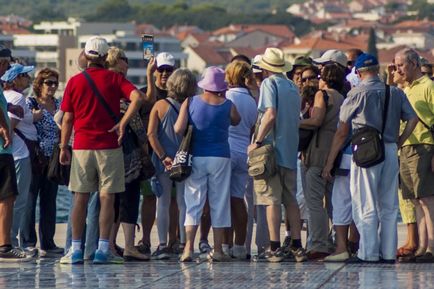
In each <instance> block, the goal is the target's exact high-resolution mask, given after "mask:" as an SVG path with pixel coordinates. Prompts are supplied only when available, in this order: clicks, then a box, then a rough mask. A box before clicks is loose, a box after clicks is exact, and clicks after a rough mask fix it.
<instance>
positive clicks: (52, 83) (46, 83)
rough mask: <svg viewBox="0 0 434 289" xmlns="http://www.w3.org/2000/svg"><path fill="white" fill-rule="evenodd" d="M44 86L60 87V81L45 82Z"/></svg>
mask: <svg viewBox="0 0 434 289" xmlns="http://www.w3.org/2000/svg"><path fill="white" fill-rule="evenodd" d="M44 84H45V85H46V86H58V85H59V82H58V81H53V80H45V81H44Z"/></svg>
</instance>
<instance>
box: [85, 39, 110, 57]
mask: <svg viewBox="0 0 434 289" xmlns="http://www.w3.org/2000/svg"><path fill="white" fill-rule="evenodd" d="M108 50H109V45H108V43H107V40H105V39H104V38H102V37H100V36H93V37H91V38H89V39H88V40H87V41H86V45H85V46H84V53H85V54H86V55H87V56H94V57H95V56H98V57H102V56H106V55H107V53H108Z"/></svg>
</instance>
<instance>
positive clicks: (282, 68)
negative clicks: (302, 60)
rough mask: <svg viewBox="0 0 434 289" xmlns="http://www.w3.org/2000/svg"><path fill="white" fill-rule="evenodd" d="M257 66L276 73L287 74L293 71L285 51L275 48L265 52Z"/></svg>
mask: <svg viewBox="0 0 434 289" xmlns="http://www.w3.org/2000/svg"><path fill="white" fill-rule="evenodd" d="M257 65H258V66H259V67H260V68H262V69H265V70H268V71H271V72H276V73H282V72H287V71H290V70H291V69H292V64H291V63H289V62H288V61H286V60H285V55H284V54H283V51H282V50H280V49H279V48H274V47H272V48H267V49H266V50H265V53H264V55H262V58H261V60H260V61H259V62H258V64H257Z"/></svg>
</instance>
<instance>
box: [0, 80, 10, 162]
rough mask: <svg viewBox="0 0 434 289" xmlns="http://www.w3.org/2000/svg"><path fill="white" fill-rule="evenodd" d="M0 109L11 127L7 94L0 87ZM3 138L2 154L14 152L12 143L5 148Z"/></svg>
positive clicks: (0, 140) (0, 150) (0, 148)
mask: <svg viewBox="0 0 434 289" xmlns="http://www.w3.org/2000/svg"><path fill="white" fill-rule="evenodd" d="M0 110H1V113H3V116H4V118H5V119H6V123H7V125H8V126H9V128H10V123H9V117H8V103H7V101H6V98H5V96H4V95H3V89H1V88H0ZM3 144H4V141H3V138H1V137H0V154H12V145H11V144H10V145H9V146H8V147H7V148H3Z"/></svg>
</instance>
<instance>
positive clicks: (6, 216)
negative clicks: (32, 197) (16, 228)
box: [0, 196, 15, 246]
mask: <svg viewBox="0 0 434 289" xmlns="http://www.w3.org/2000/svg"><path fill="white" fill-rule="evenodd" d="M14 202H15V196H10V197H8V198H6V199H4V200H1V201H0V216H1V217H0V246H4V245H10V244H11V228H12V218H13V212H14Z"/></svg>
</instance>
